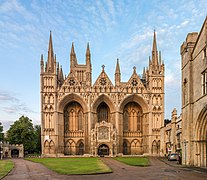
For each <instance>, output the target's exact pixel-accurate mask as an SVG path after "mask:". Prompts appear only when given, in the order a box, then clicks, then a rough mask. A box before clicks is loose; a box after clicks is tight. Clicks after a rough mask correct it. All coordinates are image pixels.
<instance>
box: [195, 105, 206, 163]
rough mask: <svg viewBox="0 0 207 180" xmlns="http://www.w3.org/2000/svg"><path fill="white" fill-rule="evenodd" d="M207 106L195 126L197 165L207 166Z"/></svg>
mask: <svg viewBox="0 0 207 180" xmlns="http://www.w3.org/2000/svg"><path fill="white" fill-rule="evenodd" d="M206 119H207V105H205V107H204V108H203V109H202V110H201V112H200V114H199V116H198V118H197V121H196V126H195V130H196V131H195V140H194V142H195V145H194V147H195V149H196V152H195V154H194V159H195V162H196V163H195V165H197V166H200V167H206V166H207V120H206Z"/></svg>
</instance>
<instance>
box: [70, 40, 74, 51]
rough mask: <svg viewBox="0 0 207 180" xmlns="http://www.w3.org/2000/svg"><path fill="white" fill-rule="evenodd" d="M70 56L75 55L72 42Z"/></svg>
mask: <svg viewBox="0 0 207 180" xmlns="http://www.w3.org/2000/svg"><path fill="white" fill-rule="evenodd" d="M70 54H75V50H74V43H73V42H72V47H71V51H70Z"/></svg>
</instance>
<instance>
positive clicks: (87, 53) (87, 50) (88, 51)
mask: <svg viewBox="0 0 207 180" xmlns="http://www.w3.org/2000/svg"><path fill="white" fill-rule="evenodd" d="M86 56H91V53H90V47H89V43H87V49H86Z"/></svg>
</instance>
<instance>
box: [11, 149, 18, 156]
mask: <svg viewBox="0 0 207 180" xmlns="http://www.w3.org/2000/svg"><path fill="white" fill-rule="evenodd" d="M11 157H12V158H18V157H19V150H18V149H12V150H11Z"/></svg>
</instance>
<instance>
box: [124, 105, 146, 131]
mask: <svg viewBox="0 0 207 180" xmlns="http://www.w3.org/2000/svg"><path fill="white" fill-rule="evenodd" d="M142 116H143V111H142V108H141V107H140V105H139V104H137V103H135V102H129V103H128V104H126V105H125V107H124V112H123V130H124V131H132V132H137V131H139V132H142V118H143V117H142Z"/></svg>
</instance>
